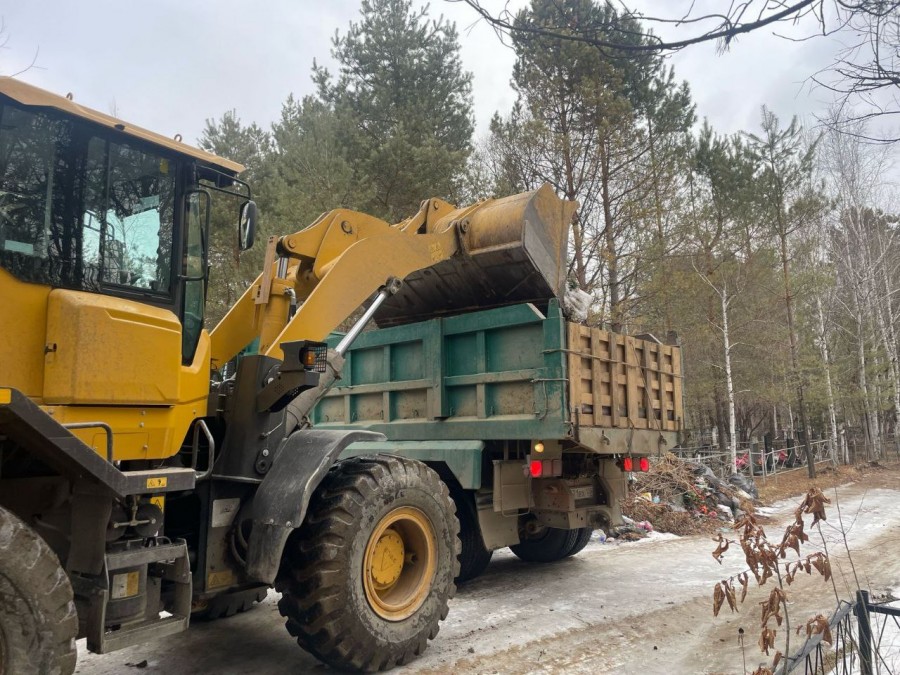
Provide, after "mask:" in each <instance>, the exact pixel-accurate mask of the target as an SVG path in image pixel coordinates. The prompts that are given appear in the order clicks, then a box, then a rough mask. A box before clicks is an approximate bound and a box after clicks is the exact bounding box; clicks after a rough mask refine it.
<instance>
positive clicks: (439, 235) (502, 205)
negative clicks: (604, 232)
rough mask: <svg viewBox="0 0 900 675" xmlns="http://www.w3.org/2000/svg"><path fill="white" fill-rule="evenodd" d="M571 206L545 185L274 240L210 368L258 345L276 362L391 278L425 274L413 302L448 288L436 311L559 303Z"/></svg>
mask: <svg viewBox="0 0 900 675" xmlns="http://www.w3.org/2000/svg"><path fill="white" fill-rule="evenodd" d="M575 208H576V204H575V203H574V202H565V201H562V200H560V199H558V198H557V197H556V195H555V194H554V192H553V190H552V188H551V187H550V186H549V185H544V186H543V187H542V188H540V189H539V190H536V191H534V192H529V193H524V194H521V195H515V196H513V197H508V198H504V199H498V200H487V201H484V202H479V203H477V204H474V205H471V206H468V207H464V208H455V207H454V206H452V205H451V204H448V203H447V202H444V201H442V200H440V199H428V200H426V201H424V202H423V203H422V205H421V207H420V209H419V211H418V213H416V214H415V215H414V216H413V217H412V218H409V219H407V220H404V221H402V222H400V223H397V224H395V225H391V224H389V223H387V222H386V221H384V220H381V219H379V218H375V217H372V216H369V215H366V214H363V213H359V212H356V211H351V210H348V209H336V210H333V211H330V212H328V213H326V214H324V215H322V216H321V217H320V218H319V219H318V220H316V221H315V222H314V223H313V224H311V225H310V226H309V227H307V228H306V229H303V230H301V231H299V232H296V233H294V234H290V235H286V236H282V237H272V238H270V240H269V242H268V248H267V251H266V262H265V266H264V269H263V271H262V273H261V274H260V275H259V277H257V279H256V281H254V282H253V284H251V285H250V287H249V288H248V289H247V290H246V291H245V292H244V294H243V296H242V297H241V298H240V299H239V300H238V302H237V303H236V304H235V305H234V306H233V307H232V308H231V310H230V311H229V312H228V314H227V315H226V316H225V317H224V318H223V319H222V321H221V322H220V323H219V324H218V325H217V326H216V327H215V328H214V329H213V331H212V333H211V340H212V359H211V360H212V367H213V368H214V369H216V368H221V367H222V366H223V365H224V364H225V363H226V362H228V361H229V360H230V359H232V358H233V357H234V356H235V355H236V354H237V353H238V352H239V351H240V350H241V349H243V348H244V347H245V346H246V345H247V344H249V343H250V342H252V341H253V340H254V339H255V338H256V337H259V338H260V344H259V353H260V354H265V355H267V356H271V357H274V358H280V357H281V346H282V345H283V344H285V343H287V342H293V341H296V340H299V339H304V340H314V341H321V340H324V339H325V337H326V336H327V335H328V334H329V333H330V332H331V331H333V330H334V329H335V328H337V327H338V326H339V325H340V324H341V323H342V322H343V321H345V320H346V318H347V317H349V316H351V315H352V314H353V312H354V311H355V310H356V309H357V308H358V307H360V306H361V305H362V304H363V303H365V302H366V300H367V299H368V298H370V297H371V296H372V295H373V294H374V293H376V292H377V291H378V290H379V289H380V288H383V287H385V286H387V285H388V284H389V283H390V280H391V279H400V280H404V279H407V277H410V275H414V274H415V273H421V274H425V275H428V277H423V278H421V279H419V280H418V282H419V283H418V286H419V290H418V291H416V295H415V297H416V299H421V297H425V296H428V294H427V293H424V294H422V293H420V292H419V291H421V290H422V289H421V287H422V286H427V285H428V283H429V282H428V280H429V279H430V280H434V282H435V283H438V284H440V283H443V284H444V285H443V287H442V288H441V289H440V290H441V292H440V293H439V296H441V299H439V300H437V301H436V300H435V296H434V294H433V293H432V294H431V295H430V296H429V299H428V302H429V304H430V305H432V306H434V304H435V302H438V303H440V302H441V301H445V302H448V303H450V304H453V302H454V297H453V296H456V298H457V299H459V298H465V297H466V295H467V294H468V295H469V296H471V295H477V296H478V297H479V298H483V297H484V293H485V292H491V293H494V294H495V295H496V298H497V302H499V303H509V302H516V301H518V302H522V301H530V300H532V298H533V297H539V296H540V295H541V294H543V295H545V296H548V297H552V296H554V295H557V294H558V293H559V292H560V290H561V288H562V284H563V281H564V272H565V254H566V251H565V242H566V236H565V229H566V228H567V226H568V224H569V221H570V220H571V217H572V214H573V213H574V210H575ZM479 261H480V262H479ZM523 279H524V280H526V281H527V282H528V283H523V282H522V280H523ZM467 283H468V284H469V285H470V287H469V288H466V287H465V284H467ZM535 288H538V289H539V290H537V291H536V290H535ZM405 291H406V289H404V292H405ZM400 301H401V302H409V303H410V307H414V304H415V301H414V300H410V299H405V298H401V300H400ZM292 303H296V311H294V310H293V308H292ZM457 304H459V303H457Z"/></svg>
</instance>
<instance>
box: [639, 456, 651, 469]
mask: <svg viewBox="0 0 900 675" xmlns="http://www.w3.org/2000/svg"><path fill="white" fill-rule="evenodd" d="M638 466H639V467H640V469H641V471H649V470H650V458H649V457H641V459H640V461H638Z"/></svg>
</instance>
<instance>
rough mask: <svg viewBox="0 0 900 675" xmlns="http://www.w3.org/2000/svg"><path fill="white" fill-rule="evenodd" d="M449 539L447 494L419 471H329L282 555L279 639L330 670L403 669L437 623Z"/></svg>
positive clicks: (409, 463) (382, 465) (454, 557)
mask: <svg viewBox="0 0 900 675" xmlns="http://www.w3.org/2000/svg"><path fill="white" fill-rule="evenodd" d="M458 535H459V522H458V521H457V519H456V515H455V507H454V504H453V500H452V499H450V495H449V492H448V490H447V486H446V485H445V484H444V483H443V481H441V479H440V477H439V476H438V475H437V473H435V472H434V471H433V470H431V469H430V468H428V467H427V466H425V465H424V464H422V463H421V462H416V461H414V460H409V459H405V458H401V457H393V456H387V455H375V456H370V457H359V458H353V459H348V460H345V461H343V462H340V463H338V464H336V465H335V466H334V467H332V469H331V470H330V471H329V473H328V475H327V476H326V477H325V479H324V480H323V481H322V483H321V485H320V486H319V487H318V489H317V490H316V492H315V494H314V495H313V498H312V500H311V501H310V505H309V511H308V513H307V516H306V520H305V521H304V523H303V525H302V526H301V527H300V528H299V529H298V530H296V531H295V532H294V533H293V534H292V535H291V537H290V539H288V542H287V545H286V546H285V550H284V555H283V558H282V564H281V570H280V572H279V576H278V579H277V581H276V584H275V587H276V590H278V591H280V592H281V594H282V597H281V600H280V602H279V603H278V609H279V611H280V612H281V614H282V616H284V617H285V618H286V619H287V624H286V626H287V629H288V631H289V632H290V633H291V635H293V636H294V637H296V638H297V643H298V644H299V645H300V646H301V647H303V648H304V649H306V650H307V651H309V652H310V653H311V654H313V655H314V656H316V657H317V658H319V659H320V660H322V661H324V662H325V663H327V664H328V665H330V666H333V667H335V668H337V669H339V670H361V671H368V672H372V671H379V670H386V669H389V668H392V667H394V666H398V665H403V664H405V663H408V662H410V661H412V660H413V659H414V658H415V657H417V656H419V655H420V654H421V653H422V652H423V651H424V650H425V648H426V645H427V642H428V640H430V639H432V638H434V637H435V635H437V632H438V627H439V624H440V622H441V621H442V620H443V619H444V618H446V616H447V612H448V601H449V599H450V598H451V597H452V596H453V594H454V592H455V591H456V586H455V584H454V581H453V580H454V579H455V578H456V576H457V575H458V574H459V559H458V557H459V550H460V549H459V538H458Z"/></svg>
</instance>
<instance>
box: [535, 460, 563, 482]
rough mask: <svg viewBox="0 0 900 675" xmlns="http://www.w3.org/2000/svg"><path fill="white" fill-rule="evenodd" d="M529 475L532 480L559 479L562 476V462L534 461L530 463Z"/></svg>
mask: <svg viewBox="0 0 900 675" xmlns="http://www.w3.org/2000/svg"><path fill="white" fill-rule="evenodd" d="M528 473H530V474H531V477H532V478H550V477H551V476H552V477H553V478H558V477H559V476H562V460H561V459H532V460H531V461H530V462H528Z"/></svg>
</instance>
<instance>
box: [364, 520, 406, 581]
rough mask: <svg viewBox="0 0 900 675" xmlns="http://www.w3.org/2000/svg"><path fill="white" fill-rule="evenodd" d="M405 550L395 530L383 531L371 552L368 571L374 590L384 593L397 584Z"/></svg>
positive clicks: (401, 539)
mask: <svg viewBox="0 0 900 675" xmlns="http://www.w3.org/2000/svg"><path fill="white" fill-rule="evenodd" d="M405 556H406V549H405V548H403V538H402V537H401V536H400V535H399V534H397V532H396V531H395V530H392V529H390V528H388V529H387V530H385V531H384V532H383V533H382V534H381V536H380V537H379V538H378V541H376V542H375V548H374V549H373V550H372V561H371V567H370V569H369V572H370V574H371V575H372V583H373V584H374V586H375V590H377V591H384V590H387V589H388V588H390V587H391V586H393V585H394V584H395V583H397V579H399V578H400V573H401V572H402V571H403V559H404V557H405Z"/></svg>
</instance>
